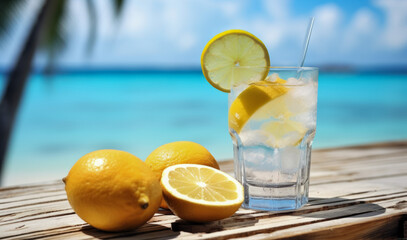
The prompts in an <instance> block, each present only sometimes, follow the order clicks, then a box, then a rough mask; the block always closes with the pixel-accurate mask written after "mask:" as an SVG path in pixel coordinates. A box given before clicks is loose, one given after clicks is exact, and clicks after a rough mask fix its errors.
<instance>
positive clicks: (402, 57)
mask: <svg viewBox="0 0 407 240" xmlns="http://www.w3.org/2000/svg"><path fill="white" fill-rule="evenodd" d="M28 2H29V5H28V6H27V7H26V8H25V9H22V11H21V13H22V15H21V18H20V19H19V20H18V21H17V23H18V24H16V25H15V27H14V28H13V29H12V31H11V34H10V36H9V37H8V38H6V39H3V44H2V45H0V52H1V53H2V54H1V57H0V67H8V66H10V64H11V63H12V61H13V60H14V58H15V56H16V54H17V53H18V50H19V46H20V45H21V43H22V41H23V39H24V36H25V34H26V31H27V29H28V28H29V26H30V23H31V22H32V19H33V17H34V16H35V13H36V11H37V9H38V7H39V6H40V3H41V1H28ZM95 2H96V4H97V8H98V9H97V10H98V16H99V22H98V28H97V32H98V37H97V42H96V45H95V46H94V49H93V53H92V54H90V55H86V54H85V52H86V49H85V46H86V39H87V34H88V31H89V22H88V18H87V11H86V2H85V1H70V2H69V6H68V10H69V11H68V12H69V14H68V16H67V19H66V25H65V29H66V32H67V35H66V36H67V42H68V44H67V45H66V47H65V48H64V50H63V51H61V53H60V54H59V55H58V64H59V65H62V66H73V67H98V66H109V67H139V68H142V67H146V66H147V67H155V68H161V67H162V68H173V67H174V68H183V67H199V66H200V55H201V52H202V49H203V48H204V46H205V44H206V43H207V42H208V41H209V40H210V39H211V38H212V37H213V36H214V35H216V34H217V33H220V32H222V31H225V30H228V29H244V30H247V31H250V32H252V33H253V34H255V35H256V36H258V37H259V38H260V39H261V40H262V41H263V42H264V43H265V44H266V46H267V47H268V49H269V52H270V58H271V64H272V65H296V64H297V62H298V59H299V56H300V55H301V48H302V44H303V40H304V36H305V31H306V28H307V24H308V21H309V17H311V16H314V17H315V25H314V31H313V34H312V37H311V43H310V48H309V52H308V56H307V60H306V65H315V66H322V65H330V64H344V65H356V66H361V67H369V66H394V65H397V66H406V63H407V0H371V1H367V0H363V1H362V0H361V1H354V0H353V1H349V0H336V1H317V0H308V1H302V0H297V1H282V0H281V1H250V0H246V1H231V0H217V1H215V0H178V1H166V0H149V1H138V0H137V1H136V0H128V1H127V2H126V4H125V9H124V11H123V14H122V16H121V17H120V18H119V19H115V18H114V16H113V12H112V11H111V10H112V7H111V2H110V1H109V0H99V1H95ZM44 60H45V56H44V54H41V53H40V54H38V56H37V58H36V65H37V66H38V65H42V64H43V63H44Z"/></svg>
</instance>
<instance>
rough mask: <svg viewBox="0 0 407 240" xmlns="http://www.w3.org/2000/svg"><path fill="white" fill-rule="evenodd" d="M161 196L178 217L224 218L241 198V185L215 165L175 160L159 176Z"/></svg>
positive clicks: (237, 206) (230, 213) (238, 204)
mask: <svg viewBox="0 0 407 240" xmlns="http://www.w3.org/2000/svg"><path fill="white" fill-rule="evenodd" d="M161 186H162V188H163V194H164V198H165V200H166V201H167V203H168V206H169V208H170V209H171V211H173V213H174V214H176V215H177V216H178V217H180V218H182V219H184V220H188V221H193V222H208V221H214V220H220V219H223V218H227V217H229V216H231V215H233V213H235V212H236V211H237V210H238V209H239V207H240V205H241V204H242V202H243V199H244V196H243V187H242V185H241V184H240V183H239V182H237V181H236V180H235V179H234V178H233V177H231V176H229V175H228V174H226V173H224V172H222V171H220V170H217V169H215V168H211V167H207V166H203V165H197V164H178V165H174V166H171V167H168V168H166V169H165V170H164V171H163V174H162V177H161Z"/></svg>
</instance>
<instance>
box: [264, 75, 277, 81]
mask: <svg viewBox="0 0 407 240" xmlns="http://www.w3.org/2000/svg"><path fill="white" fill-rule="evenodd" d="M277 78H278V73H273V74H271V75H269V76H267V77H266V79H264V80H265V81H268V82H275V81H277Z"/></svg>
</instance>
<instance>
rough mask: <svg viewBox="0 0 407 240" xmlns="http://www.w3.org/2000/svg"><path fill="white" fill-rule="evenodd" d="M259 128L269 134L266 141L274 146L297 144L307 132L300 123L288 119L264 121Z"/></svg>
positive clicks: (281, 146)
mask: <svg viewBox="0 0 407 240" xmlns="http://www.w3.org/2000/svg"><path fill="white" fill-rule="evenodd" d="M261 130H262V131H265V132H267V133H268V134H269V138H268V140H267V143H268V144H269V145H270V146H273V147H274V148H283V147H287V146H297V145H298V144H299V143H300V142H301V141H302V139H303V138H304V136H305V133H306V132H307V128H306V127H305V126H304V125H303V124H302V123H300V122H296V121H293V120H290V119H284V120H281V121H272V122H267V123H264V124H263V125H262V126H261Z"/></svg>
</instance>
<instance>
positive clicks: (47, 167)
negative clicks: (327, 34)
mask: <svg viewBox="0 0 407 240" xmlns="http://www.w3.org/2000/svg"><path fill="white" fill-rule="evenodd" d="M0 79H1V81H0V83H1V85H0V90H2V89H3V87H4V86H3V85H4V76H3V77H0ZM318 94H319V95H318V118H317V134H316V137H315V140H314V148H326V147H336V146H346V145H353V144H361V143H369V142H381V141H392V140H400V139H407V75H394V74H390V75H387V74H372V73H369V74H324V73H321V74H320V78H319V90H318ZM179 140H189V141H195V142H198V143H200V144H202V145H204V146H205V147H206V148H208V149H209V150H210V151H211V152H212V154H213V155H214V156H215V158H217V159H218V160H224V159H231V158H232V143H231V140H230V137H229V133H228V131H227V94H225V93H222V92H220V91H218V90H216V89H214V88H213V87H211V86H210V85H209V84H208V83H207V82H206V80H205V79H204V78H203V76H202V73H200V72H198V71H197V72H137V73H120V74H118V73H99V74H96V73H92V74H90V73H81V74H79V73H75V74H58V75H55V76H53V77H44V76H41V75H33V76H32V77H31V78H30V80H29V83H28V85H27V88H26V92H25V95H24V99H23V102H22V105H21V111H20V113H19V115H18V118H17V122H16V125H15V128H14V132H13V136H12V141H11V145H10V148H9V153H8V156H7V162H6V166H5V172H4V176H3V185H6V186H7V185H14V184H21V183H32V182H40V181H45V180H51V179H60V178H62V177H64V176H65V175H66V174H67V173H68V171H69V169H70V168H71V167H72V165H73V164H74V163H75V162H76V160H77V159H79V158H80V157H81V156H83V155H84V154H86V153H88V152H90V151H94V150H97V149H102V148H114V149H121V150H125V151H128V152H131V153H133V154H135V155H136V156H138V157H139V158H141V159H143V160H144V159H145V158H146V157H147V156H148V154H149V153H150V152H151V151H153V150H154V149H155V148H156V147H158V146H160V145H162V144H165V143H168V142H172V141H179Z"/></svg>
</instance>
